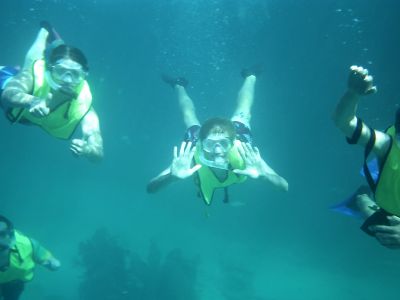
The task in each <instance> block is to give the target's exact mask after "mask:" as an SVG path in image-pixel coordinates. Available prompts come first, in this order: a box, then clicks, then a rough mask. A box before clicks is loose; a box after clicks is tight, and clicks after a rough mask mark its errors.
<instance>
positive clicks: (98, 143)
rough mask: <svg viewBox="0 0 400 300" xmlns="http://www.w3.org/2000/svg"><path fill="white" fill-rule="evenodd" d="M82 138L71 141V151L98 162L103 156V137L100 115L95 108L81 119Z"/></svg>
mask: <svg viewBox="0 0 400 300" xmlns="http://www.w3.org/2000/svg"><path fill="white" fill-rule="evenodd" d="M81 127H82V135H83V136H82V139H73V140H72V141H71V147H70V149H71V151H72V153H74V154H75V155H77V156H84V157H86V158H87V159H88V160H89V161H92V162H98V161H100V160H101V159H102V158H103V155H104V154H103V138H102V136H101V131H100V122H99V117H98V116H97V114H96V112H95V111H94V109H93V108H91V109H90V111H89V112H88V113H87V114H86V115H85V116H84V117H83V119H82V121H81Z"/></svg>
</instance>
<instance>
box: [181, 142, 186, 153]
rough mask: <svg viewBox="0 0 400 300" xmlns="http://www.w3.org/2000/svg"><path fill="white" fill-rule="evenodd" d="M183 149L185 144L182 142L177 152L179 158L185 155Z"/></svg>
mask: <svg viewBox="0 0 400 300" xmlns="http://www.w3.org/2000/svg"><path fill="white" fill-rule="evenodd" d="M185 147H186V143H185V142H182V144H181V148H180V150H179V156H182V155H183V154H184V153H185Z"/></svg>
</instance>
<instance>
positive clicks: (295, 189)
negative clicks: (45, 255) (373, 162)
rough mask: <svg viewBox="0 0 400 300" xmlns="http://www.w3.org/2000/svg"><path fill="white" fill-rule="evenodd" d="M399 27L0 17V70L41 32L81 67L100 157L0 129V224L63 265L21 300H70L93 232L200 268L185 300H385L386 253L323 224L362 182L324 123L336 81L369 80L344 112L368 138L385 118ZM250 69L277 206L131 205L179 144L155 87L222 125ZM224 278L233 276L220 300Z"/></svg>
mask: <svg viewBox="0 0 400 300" xmlns="http://www.w3.org/2000/svg"><path fill="white" fill-rule="evenodd" d="M399 11H400V10H399V4H398V1H396V0H384V1H377V0H373V1H361V0H351V1H348V0H346V1H345V0H342V1H328V0H326V1H320V0H313V1H311V0H310V1H305V0H292V1H291V0H279V1H278V0H270V1H267V0H264V1H263V0H241V1H239V0H207V1H205V0H204V1H201V0H194V1H188V0H187V1H184V0H160V1H153V0H151V1H148V0H147V1H146V0H135V1H127V0H113V1H111V0H93V1H89V0H84V1H78V0H76V1H62V0H53V1H45V0H43V1H42V0H36V1H33V0H32V1H22V0H5V1H2V3H1V9H0V18H1V20H2V22H1V26H0V34H1V37H2V42H1V47H0V57H1V64H3V65H18V64H21V63H22V61H23V58H24V55H25V52H26V51H27V49H28V48H29V46H30V45H31V43H32V42H33V40H34V38H35V36H36V34H37V31H38V23H39V21H40V20H43V19H44V20H49V21H50V22H52V23H53V25H54V26H55V27H56V29H57V30H58V31H59V32H60V33H61V35H62V37H63V38H64V40H65V41H67V42H68V43H70V44H73V45H76V46H78V47H79V48H81V49H82V50H83V51H84V52H85V53H86V55H87V57H88V59H89V64H90V77H89V82H90V84H91V87H92V92H93V95H94V106H95V108H96V110H97V112H98V114H99V116H100V119H101V128H102V133H103V136H104V145H105V159H104V161H103V162H102V163H101V164H100V165H92V164H90V163H88V162H86V161H84V160H77V159H75V158H74V157H72V155H71V154H70V153H69V150H68V143H67V142H64V141H59V140H55V139H53V138H51V137H49V136H47V135H46V134H45V133H43V132H41V131H40V130H38V129H36V128H28V127H23V126H18V125H15V126H11V125H10V124H9V123H8V122H7V121H6V120H5V118H2V119H1V120H0V130H1V147H0V154H1V155H0V166H1V171H0V184H1V193H0V211H1V213H2V214H5V215H7V216H9V217H10V218H11V219H12V220H13V221H14V222H15V224H16V227H18V228H19V229H20V230H22V231H23V232H25V233H26V234H28V235H30V236H32V237H35V238H37V239H38V240H39V241H41V242H42V243H43V244H44V245H45V246H47V247H48V248H49V249H51V250H52V251H53V252H54V253H55V254H56V256H57V257H59V258H60V260H61V261H62V263H63V268H62V269H61V270H60V271H59V272H57V273H50V272H47V271H45V270H42V269H40V270H39V269H38V270H37V274H36V278H35V280H34V281H33V282H31V283H30V284H29V285H28V286H27V289H26V292H25V293H24V295H23V297H22V299H30V300H36V299H41V300H42V299H71V300H73V299H77V290H78V284H79V282H80V280H81V276H82V275H81V274H82V269H81V268H79V267H78V266H77V265H76V260H77V256H78V245H79V243H80V242H81V241H83V240H85V239H87V238H89V237H90V236H92V234H93V233H94V231H95V230H96V229H97V228H100V227H105V228H107V229H108V230H109V231H110V232H111V233H112V234H113V235H115V236H117V238H118V240H119V242H120V243H121V244H122V245H123V246H124V247H126V248H129V249H131V250H132V251H134V252H137V253H138V254H139V255H141V256H142V257H146V256H147V253H148V250H149V246H150V244H151V243H152V242H154V243H156V244H157V245H158V246H159V247H160V249H161V251H162V253H163V254H164V255H165V254H166V253H168V252H169V251H171V250H172V249H175V248H179V249H181V251H182V253H183V254H184V256H185V257H188V258H192V257H197V258H199V267H198V270H197V272H198V273H197V280H196V290H197V294H198V298H199V299H212V300H214V299H215V300H219V299H308V300H310V299H345V300H347V299H389V298H392V299H393V298H394V299H396V298H397V297H398V292H399V291H400V288H399V285H398V279H399V275H400V269H399V268H400V262H399V252H398V251H392V250H388V249H386V248H383V247H381V246H380V245H379V244H378V243H377V242H376V241H375V240H374V239H372V238H370V237H368V236H366V235H365V234H363V233H362V232H361V231H360V230H359V229H358V227H359V225H360V224H359V221H357V220H354V219H350V218H346V217H344V216H342V215H338V214H335V213H333V212H331V211H329V210H328V209H327V208H328V207H329V205H331V204H332V203H334V202H337V201H339V200H342V199H343V198H345V197H346V196H347V195H348V194H350V193H351V192H352V191H353V190H354V189H355V188H356V187H357V185H358V184H359V183H360V182H362V179H361V177H360V176H359V175H358V170H359V166H360V164H361V162H362V149H359V148H357V147H351V146H348V145H347V144H346V143H345V141H344V139H343V136H342V134H341V133H340V132H339V131H338V130H337V129H336V128H335V127H334V125H333V122H332V121H331V119H330V116H331V113H332V111H333V109H334V106H335V103H336V101H337V100H338V98H339V97H340V96H341V94H342V92H343V91H344V89H345V87H346V77H347V72H348V67H349V66H350V65H352V64H361V65H363V66H366V67H368V68H369V69H370V70H371V72H372V74H373V75H374V76H375V81H376V84H377V85H378V89H379V93H378V94H376V95H373V96H370V97H368V98H366V99H363V101H362V103H361V107H360V110H359V112H360V115H361V116H362V117H363V118H364V119H365V120H368V123H369V124H371V125H372V126H374V127H377V128H380V129H383V128H385V127H386V126H387V125H389V124H390V123H391V122H392V120H393V114H394V110H395V108H396V106H397V104H398V103H399V101H400V92H399V90H398V80H399V75H398V70H399V69H400V61H399V59H398V56H399V53H400V49H399V47H400V24H399V23H400V21H399V20H400V18H399ZM257 62H261V63H263V64H264V66H265V71H264V73H263V75H262V76H261V77H260V78H259V80H258V82H257V90H256V99H255V104H254V110H253V119H252V127H253V133H254V136H255V144H256V145H258V146H259V147H260V149H261V152H262V155H263V157H264V158H265V159H266V160H267V161H268V162H269V163H270V164H271V166H272V167H273V168H274V169H276V170H277V171H278V172H279V173H280V174H281V175H282V176H284V177H285V178H287V180H288V181H289V189H290V190H289V192H288V193H286V194H285V193H282V192H278V191H275V190H274V189H273V188H271V187H270V186H268V185H267V184H265V183H264V182H262V181H252V180H248V182H247V183H246V184H243V185H240V186H237V187H233V188H232V189H231V198H232V202H233V203H234V204H236V205H224V204H223V203H221V201H215V202H214V203H213V205H212V206H211V207H210V208H209V209H206V208H205V206H204V204H203V203H202V201H201V200H199V199H198V198H196V194H195V190H194V187H193V185H192V184H191V183H192V182H191V181H190V180H186V181H185V182H180V183H176V184H174V185H172V186H170V187H168V188H167V189H166V190H165V191H163V192H161V193H159V194H156V195H148V194H146V192H145V185H146V183H147V182H148V180H149V179H150V178H151V177H153V176H154V175H156V174H157V173H158V172H159V171H161V170H162V169H163V168H165V167H166V166H167V165H168V164H169V162H170V160H171V157H172V148H173V146H174V145H177V144H178V143H179V142H180V139H181V137H182V134H183V132H184V129H185V128H184V125H183V122H182V120H181V115H180V112H179V109H178V104H177V101H176V99H175V97H174V96H175V95H174V93H173V91H172V90H171V88H170V87H169V86H167V85H165V84H164V83H162V81H161V80H160V74H161V72H168V73H171V74H173V75H184V76H186V77H187V78H188V79H189V80H190V87H189V89H188V91H189V93H190V95H191V96H192V97H193V99H194V101H195V104H196V107H197V112H198V115H199V118H200V119H201V120H204V119H205V118H207V117H210V116H214V115H221V116H227V117H229V116H230V115H231V113H232V112H233V109H234V105H235V98H236V94H237V91H238V89H239V88H240V85H241V83H242V80H241V77H240V74H239V72H240V69H241V68H242V67H243V66H247V65H250V64H253V63H257ZM239 202H243V203H245V205H239V204H240V203H239ZM208 214H209V215H210V216H209V217H207V215H208ZM105 259H112V258H105ZM227 270H228V271H227ZM229 270H236V271H235V272H236V273H240V274H242V275H243V276H242V277H241V279H240V280H237V281H236V287H233V286H234V285H235V280H232V282H233V283H231V284H229V283H227V282H228V281H229V280H227V279H226V278H227V277H228V278H229V274H228V273H229ZM112 276H114V275H112ZM238 277H240V275H238ZM231 285H232V286H231ZM237 285H239V287H237ZM240 285H242V286H240ZM230 291H231V292H230ZM52 295H53V296H54V298H51V296H52ZM56 295H61V296H62V297H60V298H56V297H55V296H56ZM257 297H258V298H257Z"/></svg>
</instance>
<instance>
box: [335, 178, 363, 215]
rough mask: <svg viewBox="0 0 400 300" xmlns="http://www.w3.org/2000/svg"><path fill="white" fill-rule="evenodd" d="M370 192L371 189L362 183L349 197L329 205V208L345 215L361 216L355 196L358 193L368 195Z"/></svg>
mask: <svg viewBox="0 0 400 300" xmlns="http://www.w3.org/2000/svg"><path fill="white" fill-rule="evenodd" d="M370 192H371V190H370V188H369V187H368V186H367V185H362V186H360V187H359V188H358V189H357V191H355V192H354V193H353V194H352V195H351V196H350V197H348V198H346V199H345V200H344V201H342V202H340V203H337V204H334V205H332V206H330V207H329V209H330V210H333V211H336V212H338V213H341V214H344V215H346V216H350V217H355V218H362V215H361V212H360V209H359V208H358V206H357V202H356V197H357V195H360V194H367V195H369V194H370Z"/></svg>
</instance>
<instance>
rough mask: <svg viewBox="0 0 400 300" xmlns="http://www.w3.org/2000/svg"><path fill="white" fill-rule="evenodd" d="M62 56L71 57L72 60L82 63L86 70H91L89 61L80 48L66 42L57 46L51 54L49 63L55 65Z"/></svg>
mask: <svg viewBox="0 0 400 300" xmlns="http://www.w3.org/2000/svg"><path fill="white" fill-rule="evenodd" d="M62 58H70V59H71V60H73V61H75V62H77V63H78V64H80V65H81V66H82V68H83V70H84V71H85V72H87V71H89V67H88V61H87V59H86V57H85V55H84V54H83V52H82V51H81V50H79V49H78V48H75V47H72V46H68V45H65V44H62V45H59V46H57V47H55V48H54V49H53V50H52V51H51V53H50V55H49V61H48V65H50V66H51V65H54V64H55V63H56V62H57V61H58V60H60V59H62Z"/></svg>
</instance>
